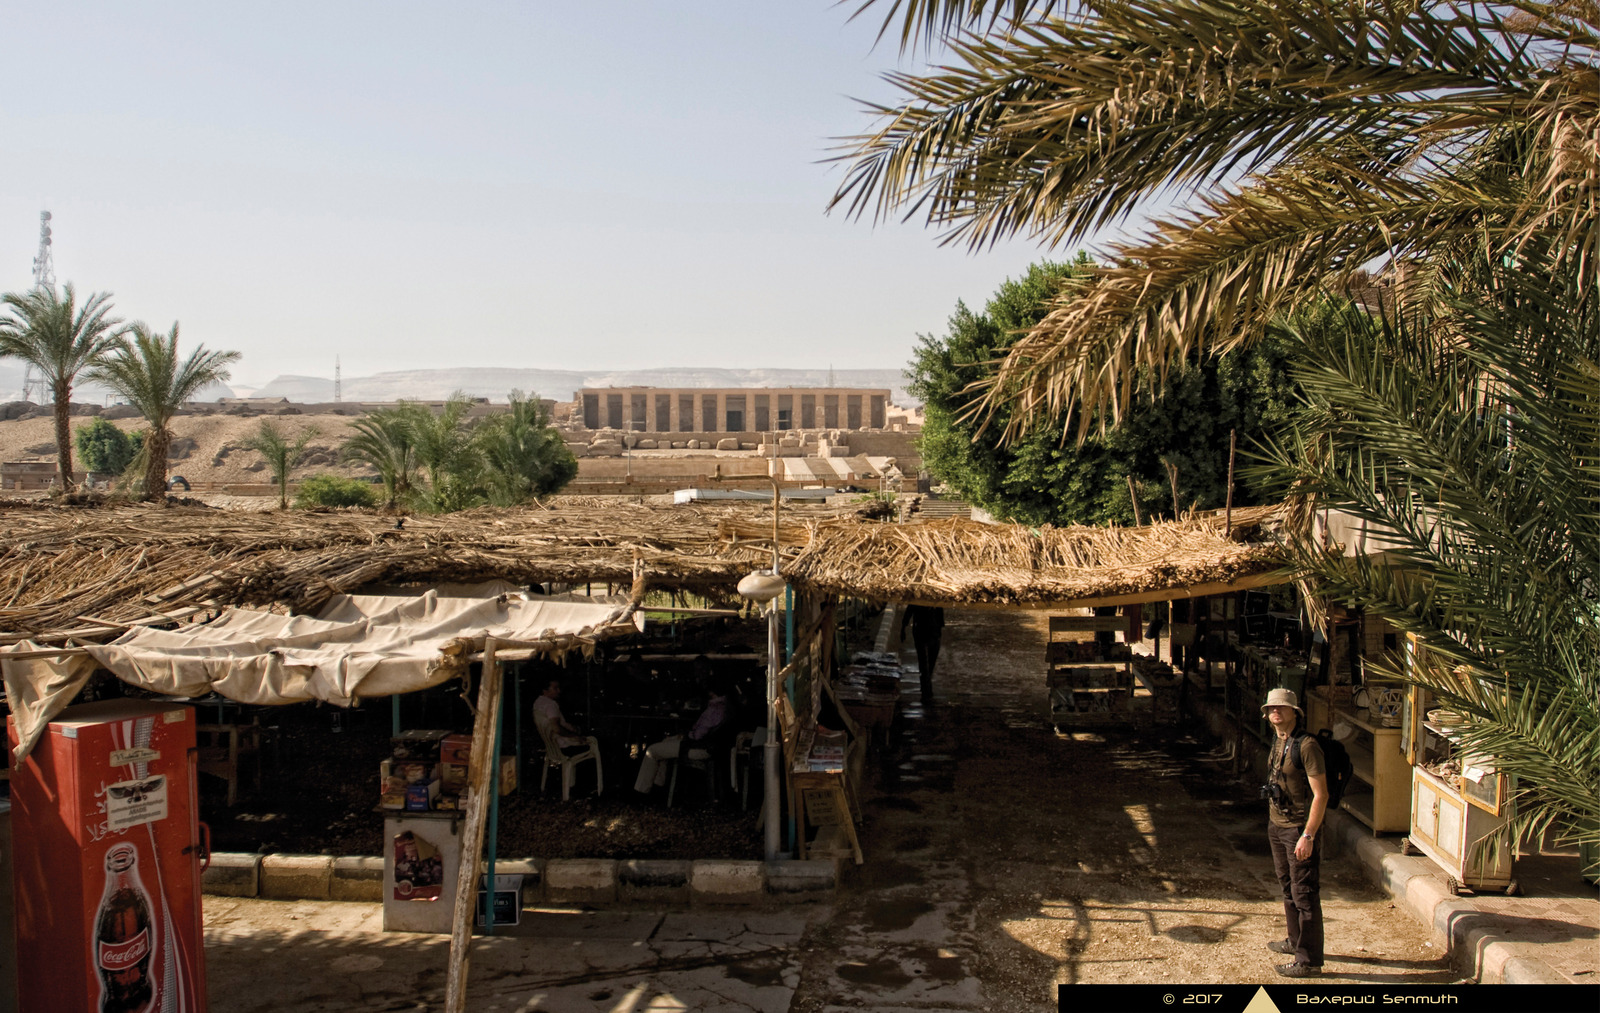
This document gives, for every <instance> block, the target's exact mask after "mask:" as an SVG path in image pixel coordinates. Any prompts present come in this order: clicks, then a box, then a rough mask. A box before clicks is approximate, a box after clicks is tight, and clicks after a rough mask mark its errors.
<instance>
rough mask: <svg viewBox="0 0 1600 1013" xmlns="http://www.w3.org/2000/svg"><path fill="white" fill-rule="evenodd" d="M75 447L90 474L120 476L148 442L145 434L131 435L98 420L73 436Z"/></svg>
mask: <svg viewBox="0 0 1600 1013" xmlns="http://www.w3.org/2000/svg"><path fill="white" fill-rule="evenodd" d="M72 442H73V444H74V445H75V446H76V447H77V450H78V460H80V461H82V462H83V466H84V467H85V468H86V469H88V470H89V471H92V472H95V473H97V474H100V475H110V476H113V477H115V476H117V475H120V474H122V473H123V472H124V471H126V470H128V465H130V464H132V463H133V459H134V458H135V457H137V456H138V455H139V448H140V446H141V445H142V444H143V442H144V434H143V433H134V434H133V435H131V436H130V435H129V434H127V433H124V432H123V431H122V430H120V429H118V428H117V427H116V426H114V425H112V424H111V423H110V422H107V421H106V420H105V419H103V418H100V417H99V416H96V417H95V418H94V419H92V420H90V421H89V423H88V424H87V425H82V426H79V427H78V428H77V430H76V431H75V432H74V433H73V439H72Z"/></svg>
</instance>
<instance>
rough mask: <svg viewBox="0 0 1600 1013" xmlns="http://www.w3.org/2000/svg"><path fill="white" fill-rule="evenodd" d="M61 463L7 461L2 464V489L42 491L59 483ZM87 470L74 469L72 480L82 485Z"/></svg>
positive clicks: (0, 481)
mask: <svg viewBox="0 0 1600 1013" xmlns="http://www.w3.org/2000/svg"><path fill="white" fill-rule="evenodd" d="M59 467H60V466H59V465H58V464H56V462H54V461H6V462H5V463H4V464H0V489H4V490H5V491H7V492H40V491H42V490H45V489H49V488H51V487H53V486H55V485H57V484H58V480H59V479H60V473H59V471H58V469H59ZM87 477H88V473H87V472H82V471H74V472H73V473H72V482H73V484H74V485H82V484H83V481H84V479H86V478H87Z"/></svg>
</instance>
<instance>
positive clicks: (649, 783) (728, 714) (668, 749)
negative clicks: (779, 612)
mask: <svg viewBox="0 0 1600 1013" xmlns="http://www.w3.org/2000/svg"><path fill="white" fill-rule="evenodd" d="M709 689H710V695H709V697H708V699H707V700H706V708H705V710H703V711H701V712H700V717H699V718H698V719H697V720H696V721H695V723H694V727H693V728H691V729H689V734H688V736H687V737H685V736H682V735H670V736H668V737H667V738H665V739H662V740H661V741H660V742H657V743H654V744H652V745H651V746H649V747H648V748H647V749H645V751H644V759H643V760H641V761H640V763H639V776H638V777H637V778H635V779H634V782H633V790H634V791H636V792H639V793H640V794H641V795H648V794H650V789H651V788H652V787H655V786H660V785H664V784H666V783H667V770H666V768H665V767H664V766H662V764H661V761H662V760H676V759H678V758H679V757H680V756H685V755H686V756H688V757H689V759H691V760H705V759H709V758H710V756H711V753H710V750H709V749H708V748H707V746H708V745H709V742H708V740H710V739H711V738H713V737H714V736H715V735H716V734H717V732H718V731H719V730H720V729H722V728H724V727H725V726H727V724H728V722H729V720H730V719H731V718H732V717H733V685H732V683H731V682H730V681H729V680H728V679H727V677H725V676H719V677H714V678H712V680H711V685H710V687H709ZM685 749H687V750H688V752H687V753H684V752H683V750H685Z"/></svg>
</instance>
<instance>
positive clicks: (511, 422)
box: [472, 391, 578, 506]
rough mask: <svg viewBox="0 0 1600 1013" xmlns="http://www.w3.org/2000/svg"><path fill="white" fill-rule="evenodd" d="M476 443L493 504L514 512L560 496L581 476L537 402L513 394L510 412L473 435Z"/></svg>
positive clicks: (490, 420)
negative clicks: (535, 501)
mask: <svg viewBox="0 0 1600 1013" xmlns="http://www.w3.org/2000/svg"><path fill="white" fill-rule="evenodd" d="M472 443H473V446H474V448H475V449H476V450H477V453H478V456H479V459H480V460H481V461H482V462H483V471H482V481H483V486H484V488H485V490H486V492H487V494H488V499H489V502H491V503H493V504H495V505H496V506H512V505H515V504H518V503H526V502H527V501H528V500H530V499H536V498H538V497H540V496H548V495H550V494H552V493H555V492H558V491H560V490H561V489H562V488H563V487H565V486H566V484H567V483H568V482H570V481H572V479H573V477H574V476H576V475H577V474H578V460H577V458H575V457H573V456H572V451H571V450H569V449H568V448H567V444H566V441H564V440H563V439H562V438H561V434H560V432H558V431H557V430H556V429H554V428H553V427H552V426H551V425H550V417H549V415H548V414H547V413H546V412H545V410H544V406H543V405H541V404H540V403H539V399H538V398H536V397H524V396H523V394H522V392H521V391H512V392H511V407H510V410H509V411H506V412H502V413H498V414H495V415H490V416H488V417H487V418H485V419H484V420H483V421H482V422H481V423H479V425H478V427H477V428H476V429H475V430H474V431H473V434H472Z"/></svg>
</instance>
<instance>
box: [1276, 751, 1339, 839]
mask: <svg viewBox="0 0 1600 1013" xmlns="http://www.w3.org/2000/svg"><path fill="white" fill-rule="evenodd" d="M1296 738H1298V739H1299V740H1300V749H1299V753H1300V763H1299V765H1298V766H1297V765H1296V764H1295V762H1294V752H1293V751H1290V750H1288V749H1287V747H1288V745H1289V743H1290V742H1292V741H1293V740H1294V739H1296ZM1280 753H1282V754H1286V755H1283V756H1281V757H1280V755H1279V754H1280ZM1280 763H1281V766H1280ZM1267 765H1268V766H1267V769H1268V770H1271V769H1273V768H1275V767H1276V768H1277V769H1278V777H1277V781H1278V783H1279V784H1280V785H1282V786H1283V789H1284V791H1286V792H1288V793H1289V800H1290V802H1291V806H1290V812H1289V813H1288V814H1285V813H1282V812H1280V811H1279V810H1278V807H1277V806H1275V805H1269V806H1267V818H1268V819H1269V820H1271V821H1272V824H1273V826H1279V827H1303V826H1305V822H1306V817H1307V816H1309V815H1310V813H1311V798H1312V793H1311V782H1310V781H1309V780H1308V778H1310V777H1313V776H1316V775H1318V774H1322V775H1326V774H1327V772H1328V768H1327V767H1326V766H1325V765H1324V764H1323V762H1322V747H1321V746H1320V745H1318V744H1317V737H1316V736H1315V735H1307V734H1305V733H1304V732H1303V731H1299V730H1297V731H1295V733H1294V734H1293V735H1291V736H1290V737H1289V738H1288V739H1280V738H1276V737H1274V738H1273V741H1272V752H1271V753H1270V754H1269V755H1268V757H1267Z"/></svg>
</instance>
